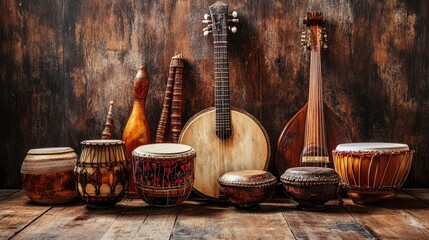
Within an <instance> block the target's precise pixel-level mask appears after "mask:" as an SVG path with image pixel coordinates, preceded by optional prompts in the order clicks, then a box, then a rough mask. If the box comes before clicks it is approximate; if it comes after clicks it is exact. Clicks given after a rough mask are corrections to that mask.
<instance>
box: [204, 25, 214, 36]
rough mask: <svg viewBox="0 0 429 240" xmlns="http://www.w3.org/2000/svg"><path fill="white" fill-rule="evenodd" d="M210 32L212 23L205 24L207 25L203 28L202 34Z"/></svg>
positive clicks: (206, 34) (205, 34)
mask: <svg viewBox="0 0 429 240" xmlns="http://www.w3.org/2000/svg"><path fill="white" fill-rule="evenodd" d="M211 32H212V25H207V27H205V28H204V29H203V34H204V36H208V35H209V34H210V33H211Z"/></svg>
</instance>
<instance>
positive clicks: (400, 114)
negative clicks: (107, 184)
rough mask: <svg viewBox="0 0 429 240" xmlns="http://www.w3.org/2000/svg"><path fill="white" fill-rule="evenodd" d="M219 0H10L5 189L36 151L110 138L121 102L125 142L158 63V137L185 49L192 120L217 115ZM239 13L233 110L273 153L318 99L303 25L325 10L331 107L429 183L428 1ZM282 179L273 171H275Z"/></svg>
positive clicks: (154, 97)
mask: <svg viewBox="0 0 429 240" xmlns="http://www.w3.org/2000/svg"><path fill="white" fill-rule="evenodd" d="M212 3H214V0H210V1H191V0H178V1H177V0H161V1H158V0H150V1H133V0H125V1H110V0H93V1H85V0H56V1H53V0H44V1H35V0H23V1H12V0H1V2H0V19H1V22H0V37H1V48H0V61H1V62H0V77H1V90H0V91H1V94H0V100H1V108H0V109H1V117H0V119H1V122H0V188H17V187H20V186H21V185H20V179H19V172H20V167H21V163H22V161H23V159H24V157H25V155H26V152H27V151H28V150H29V149H30V148H36V147H50V146H71V147H73V148H74V149H75V150H76V152H78V153H79V152H80V146H79V143H80V141H82V140H85V139H93V138H100V137H101V132H102V129H103V127H104V126H103V125H104V121H105V117H106V115H107V111H108V103H109V101H110V100H114V101H115V105H114V118H115V126H116V128H115V131H114V136H115V137H116V138H120V137H121V135H122V131H123V128H124V126H125V123H126V120H127V117H128V114H129V113H130V111H131V106H132V100H133V97H132V86H133V83H132V82H133V78H134V75H135V74H136V72H137V69H138V68H139V67H140V66H141V65H142V64H146V65H147V66H148V73H149V75H150V80H151V86H150V89H149V96H148V99H147V105H146V106H147V116H148V119H149V122H150V127H151V133H152V138H154V136H155V129H156V125H157V123H158V120H159V117H160V113H161V105H162V100H163V95H164V90H165V84H166V79H167V74H168V64H169V62H170V58H171V57H172V56H173V55H174V53H175V52H177V53H179V52H181V53H183V55H184V57H185V58H186V68H185V71H186V73H185V79H184V81H185V85H184V90H185V95H184V96H185V97H184V101H185V105H184V107H185V110H184V121H186V120H187V119H189V118H190V117H191V116H192V115H193V114H195V113H196V112H198V111H200V110H202V109H204V108H206V107H209V106H213V104H214V101H213V77H212V60H211V57H212V53H213V49H212V38H211V37H207V38H205V37H203V35H202V31H201V30H202V28H203V27H204V25H203V24H202V23H201V20H202V16H203V14H204V13H206V12H207V9H208V6H209V5H210V4H212ZM227 3H228V4H229V8H230V10H237V11H238V12H239V18H240V21H241V22H240V23H239V25H238V27H239V31H238V32H237V33H236V34H234V35H231V36H230V38H229V42H230V45H229V49H230V77H231V86H232V89H231V90H232V91H231V93H232V95H231V99H232V104H233V105H234V106H237V107H240V108H243V109H245V110H247V111H248V112H250V113H251V114H253V115H254V116H255V117H256V118H258V119H259V120H260V121H261V122H262V124H263V125H264V126H265V128H266V130H267V131H268V134H269V137H270V140H271V145H272V148H273V151H274V150H275V145H276V142H277V139H278V137H279V135H280V133H281V131H282V129H283V128H284V126H285V125H286V123H287V122H288V121H289V119H290V118H291V117H292V116H293V115H294V114H295V113H296V112H297V111H298V110H299V109H300V108H301V107H302V106H303V105H304V104H305V103H306V101H307V92H308V90H307V89H308V79H309V72H308V68H309V54H308V53H305V52H303V50H302V49H301V47H300V34H301V30H302V28H303V25H302V17H303V16H304V15H305V13H306V12H307V11H308V10H321V11H322V12H323V13H324V15H325V16H326V18H327V26H326V27H327V32H328V34H329V37H328V38H329V46H330V48H329V49H328V50H327V51H326V52H323V53H322V68H323V69H322V72H323V79H324V86H323V90H324V99H325V102H326V103H327V104H328V105H329V106H330V107H331V108H332V109H333V110H334V111H335V113H336V114H338V115H339V116H341V118H343V120H344V121H345V122H346V124H347V125H348V126H350V130H351V132H352V137H353V140H354V141H388V142H403V143H407V144H409V145H410V146H411V147H412V148H413V149H415V150H416V154H415V158H414V163H413V166H412V169H411V173H410V175H409V177H408V181H407V182H406V185H407V186H412V187H428V186H429V174H427V172H428V171H429V162H428V161H427V158H428V154H429V148H428V146H429V145H428V143H429V114H428V113H429V71H428V67H429V66H428V64H429V28H428V22H429V19H428V15H429V2H428V1H400V0H397V1H393V0H391V1H339V0H336V1H335V0H331V1H327V0H326V1H301V0H299V1H298V0H296V1H266V0H259V1H256V0H255V1H227ZM270 170H271V171H272V172H273V173H274V172H275V171H274V164H272V163H271V166H270Z"/></svg>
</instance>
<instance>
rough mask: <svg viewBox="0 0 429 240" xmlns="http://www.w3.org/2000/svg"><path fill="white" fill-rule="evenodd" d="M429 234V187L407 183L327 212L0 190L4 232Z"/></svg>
mask: <svg viewBox="0 0 429 240" xmlns="http://www.w3.org/2000/svg"><path fill="white" fill-rule="evenodd" d="M9 238H12V239H46V238H54V239H55V238H58V239H318V238H324V239H374V238H382V239H395V238H396V239H429V189H405V190H403V191H401V192H400V193H399V194H398V197H397V199H396V200H395V201H393V202H390V203H388V204H385V205H383V206H362V205H356V204H354V203H353V202H352V201H351V200H350V199H344V205H343V206H340V205H339V204H338V201H336V200H332V201H330V202H328V204H327V207H326V209H325V210H324V211H320V212H309V211H300V210H297V209H296V203H295V202H294V201H293V200H291V199H287V198H285V197H281V195H280V196H279V197H276V198H275V199H273V200H270V201H269V202H267V203H264V204H262V207H261V209H260V210H257V211H250V210H247V211H244V210H237V209H236V208H234V207H232V206H226V205H221V204H215V203H208V202H205V201H198V199H191V200H188V201H186V202H185V203H184V204H182V205H180V206H178V207H173V208H156V207H150V206H148V205H146V204H145V203H144V202H143V201H142V200H140V199H124V200H122V201H121V202H120V203H118V204H117V205H116V206H115V207H114V208H112V209H107V210H91V209H88V208H86V207H85V205H84V204H83V203H73V204H67V205H55V206H40V205H35V204H32V203H30V202H29V200H28V198H27V197H26V196H25V194H24V193H23V192H22V191H20V190H0V239H9Z"/></svg>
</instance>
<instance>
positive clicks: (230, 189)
mask: <svg viewBox="0 0 429 240" xmlns="http://www.w3.org/2000/svg"><path fill="white" fill-rule="evenodd" d="M218 182H219V185H220V192H221V194H222V195H223V196H224V197H225V198H226V200H227V201H229V202H231V203H233V204H236V206H237V207H238V208H249V209H259V208H260V206H259V203H261V202H264V201H266V200H268V199H270V198H271V197H272V196H273V195H274V192H275V188H276V183H277V179H276V178H275V177H274V176H273V175H272V174H271V173H269V172H267V171H263V170H241V171H232V172H227V173H225V174H224V175H223V176H222V177H220V178H219V179H218Z"/></svg>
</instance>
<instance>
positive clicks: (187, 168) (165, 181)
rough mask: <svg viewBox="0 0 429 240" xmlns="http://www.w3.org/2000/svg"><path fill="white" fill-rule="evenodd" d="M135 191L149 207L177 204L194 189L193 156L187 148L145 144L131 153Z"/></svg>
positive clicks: (194, 153) (194, 155)
mask: <svg viewBox="0 0 429 240" xmlns="http://www.w3.org/2000/svg"><path fill="white" fill-rule="evenodd" d="M132 156H133V161H134V165H135V170H134V176H135V181H136V182H135V183H136V189H137V192H138V193H139V195H140V196H141V198H142V199H143V201H145V202H146V203H147V204H149V205H153V206H161V207H169V206H175V205H178V204H181V203H182V202H183V201H185V200H186V199H187V198H188V196H189V194H190V193H191V190H192V187H193V185H194V165H195V157H196V152H195V150H194V149H193V148H191V147H190V146H188V145H183V144H175V143H159V144H148V145H143V146H140V147H138V148H136V149H135V150H134V151H133V153H132Z"/></svg>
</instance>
